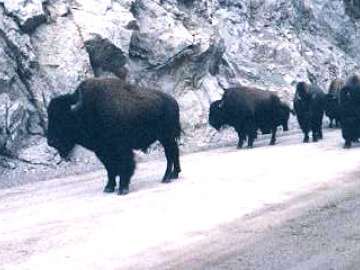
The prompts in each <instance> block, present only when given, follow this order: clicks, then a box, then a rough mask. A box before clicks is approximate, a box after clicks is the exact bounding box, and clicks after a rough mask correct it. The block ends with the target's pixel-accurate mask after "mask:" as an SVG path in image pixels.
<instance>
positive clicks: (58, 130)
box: [47, 95, 76, 158]
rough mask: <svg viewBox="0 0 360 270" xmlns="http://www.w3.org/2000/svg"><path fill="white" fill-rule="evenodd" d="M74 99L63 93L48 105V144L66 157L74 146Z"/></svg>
mask: <svg viewBox="0 0 360 270" xmlns="http://www.w3.org/2000/svg"><path fill="white" fill-rule="evenodd" d="M73 110H74V101H72V96H71V95H63V96H60V97H57V98H54V99H52V100H51V101H50V104H49V107H48V110H47V112H48V130H47V140H48V145H49V146H51V147H54V148H55V149H56V150H57V151H58V152H59V154H60V156H61V157H62V158H67V157H68V156H69V154H70V152H71V150H72V149H73V148H74V146H75V121H76V120H75V117H74V111H73Z"/></svg>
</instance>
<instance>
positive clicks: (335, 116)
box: [325, 79, 344, 128]
mask: <svg viewBox="0 0 360 270" xmlns="http://www.w3.org/2000/svg"><path fill="white" fill-rule="evenodd" d="M343 86H344V81H343V80H341V79H335V80H333V81H332V82H331V83H330V86H329V91H328V93H327V94H326V107H325V115H326V116H327V117H329V120H330V123H329V127H330V128H332V127H333V122H334V121H335V126H336V127H339V125H340V105H339V101H340V89H341V88H342V87H343Z"/></svg>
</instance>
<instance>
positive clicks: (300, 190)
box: [0, 130, 360, 270]
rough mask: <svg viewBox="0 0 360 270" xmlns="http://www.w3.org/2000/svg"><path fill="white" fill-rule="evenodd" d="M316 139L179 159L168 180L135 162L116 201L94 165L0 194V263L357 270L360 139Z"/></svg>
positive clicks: (160, 163)
mask: <svg viewBox="0 0 360 270" xmlns="http://www.w3.org/2000/svg"><path fill="white" fill-rule="evenodd" d="M324 135H325V139H324V140H323V141H321V142H318V143H309V144H303V143H301V140H302V135H301V134H294V135H290V136H284V137H279V138H278V140H277V143H278V144H277V145H275V146H268V145H267V143H268V139H266V140H258V141H257V142H256V144H255V147H254V148H253V149H242V150H236V149H235V145H234V146H232V147H225V148H221V149H216V150H211V151H206V152H199V153H195V154H189V155H183V156H181V163H182V169H183V171H182V173H181V175H180V178H179V179H178V180H176V181H174V182H172V183H171V184H161V183H160V179H161V177H162V175H163V173H164V170H165V159H160V160H156V161H151V162H147V163H141V164H138V166H137V170H136V173H135V175H134V177H133V179H132V183H131V187H130V194H129V195H127V196H117V195H116V194H104V193H102V189H103V186H104V182H105V171H103V170H101V171H97V172H94V173H89V174H85V175H81V176H74V177H67V178H64V179H53V180H48V181H44V182H36V183H32V184H28V185H23V186H18V187H14V188H9V189H4V190H0V269H36V270H38V269H67V270H69V269H326V270H329V269H360V257H359V254H360V225H359V224H360V222H359V220H360V181H359V176H360V144H358V145H355V146H354V147H353V148H352V149H349V150H344V149H342V144H343V141H342V139H341V135H340V131H338V130H327V131H326V132H325V134H324ZM24 177H26V175H24Z"/></svg>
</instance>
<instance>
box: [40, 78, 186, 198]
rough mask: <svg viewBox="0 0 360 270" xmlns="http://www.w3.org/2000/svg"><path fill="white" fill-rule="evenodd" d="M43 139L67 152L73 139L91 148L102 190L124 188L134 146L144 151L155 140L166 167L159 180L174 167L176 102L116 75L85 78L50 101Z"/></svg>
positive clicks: (175, 171)
mask: <svg viewBox="0 0 360 270" xmlns="http://www.w3.org/2000/svg"><path fill="white" fill-rule="evenodd" d="M48 117H49V122H48V131H47V138H48V144H49V145H50V146H52V147H54V148H56V149H57V150H58V152H59V154H60V156H61V157H64V158H65V157H68V156H69V154H70V152H71V150H72V149H73V148H74V146H75V145H76V144H78V145H81V146H83V147H85V148H87V149H89V150H91V151H93V152H94V153H95V154H96V156H97V157H98V158H99V159H100V161H101V162H102V163H103V164H104V166H105V168H106V170H107V173H108V182H107V184H106V186H105V189H104V192H114V190H115V187H116V179H115V178H116V177H117V176H119V177H120V184H119V190H118V194H120V195H125V194H127V193H128V192H129V183H130V178H131V176H132V175H133V173H134V169H135V161H134V153H133V150H134V149H141V150H146V149H147V148H148V147H149V146H150V145H151V144H152V143H154V142H155V141H157V140H158V141H159V142H160V143H161V144H162V145H163V147H164V149H165V155H166V159H167V167H166V172H165V175H164V177H163V179H162V182H165V183H167V182H170V181H171V179H175V178H177V177H178V174H179V172H180V162H179V149H178V144H177V139H178V138H179V136H180V132H181V127H180V123H179V107H178V104H177V102H176V100H175V99H174V98H172V97H171V96H169V95H167V94H165V93H163V92H161V91H157V90H148V89H140V88H138V87H135V86H133V85H129V84H126V83H124V82H123V81H121V80H119V79H110V78H107V79H88V80H85V81H83V82H82V83H80V85H79V86H78V87H77V89H76V91H75V92H74V93H73V94H67V95H62V96H59V97H57V98H54V99H52V100H51V101H50V104H49V107H48Z"/></svg>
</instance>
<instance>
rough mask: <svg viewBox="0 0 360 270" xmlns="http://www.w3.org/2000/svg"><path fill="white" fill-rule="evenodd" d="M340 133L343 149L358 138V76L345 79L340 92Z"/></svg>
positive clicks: (359, 82) (359, 101)
mask: <svg viewBox="0 0 360 270" xmlns="http://www.w3.org/2000/svg"><path fill="white" fill-rule="evenodd" d="M340 115H341V131H342V136H343V138H344V140H345V145H344V148H350V147H351V143H352V142H356V141H357V140H358V139H359V138H360V76H359V75H352V76H350V77H349V78H347V80H346V82H345V85H344V87H343V88H342V89H341V90H340Z"/></svg>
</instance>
